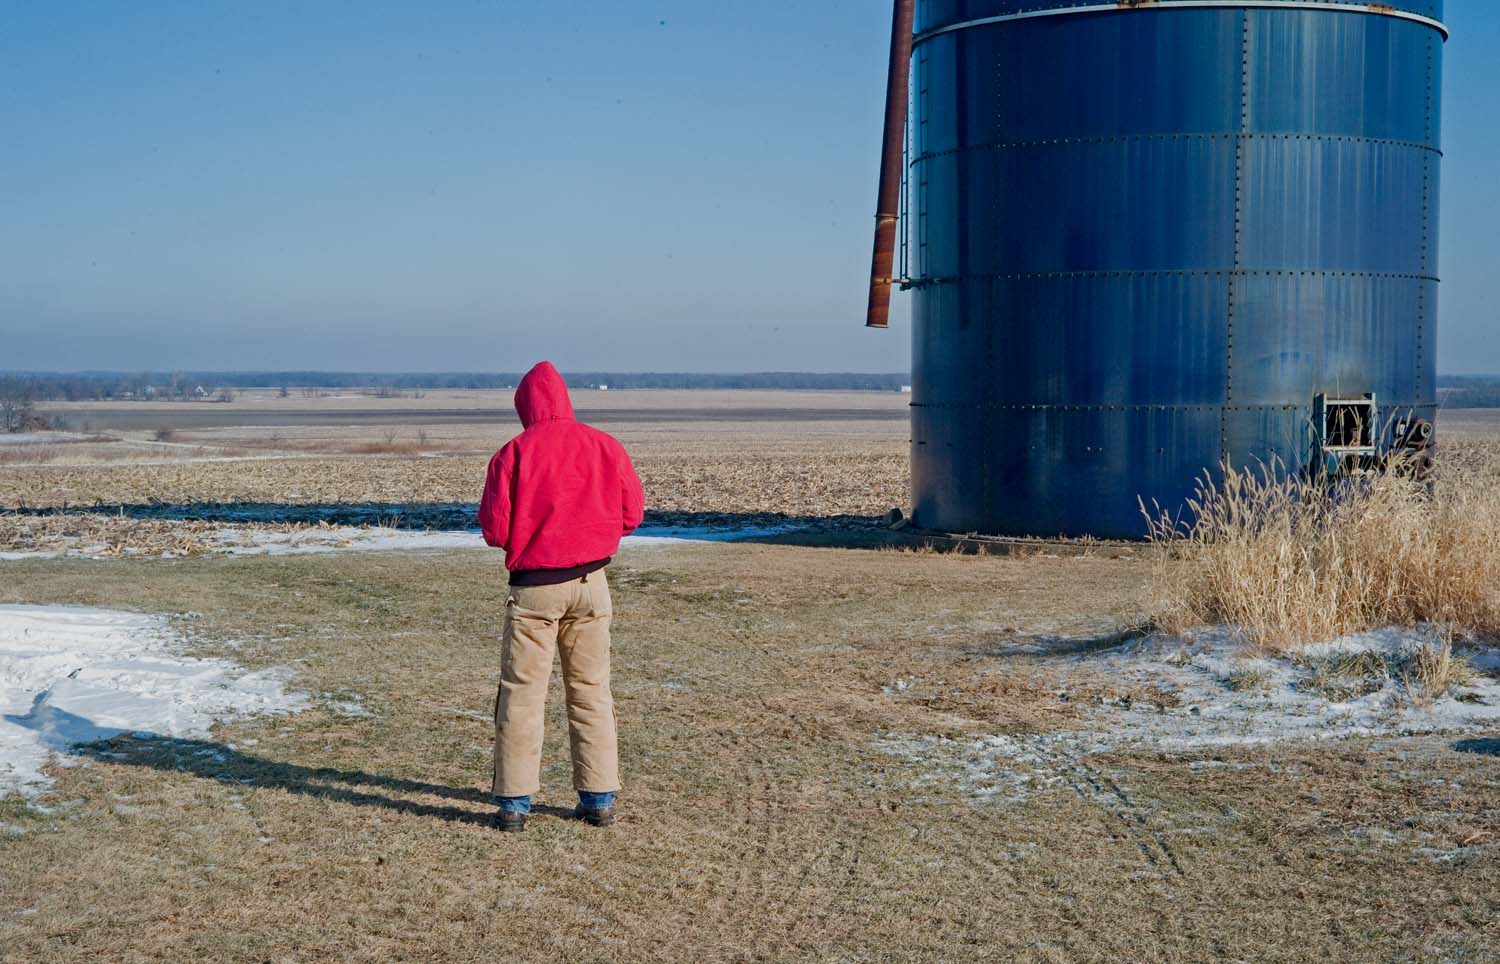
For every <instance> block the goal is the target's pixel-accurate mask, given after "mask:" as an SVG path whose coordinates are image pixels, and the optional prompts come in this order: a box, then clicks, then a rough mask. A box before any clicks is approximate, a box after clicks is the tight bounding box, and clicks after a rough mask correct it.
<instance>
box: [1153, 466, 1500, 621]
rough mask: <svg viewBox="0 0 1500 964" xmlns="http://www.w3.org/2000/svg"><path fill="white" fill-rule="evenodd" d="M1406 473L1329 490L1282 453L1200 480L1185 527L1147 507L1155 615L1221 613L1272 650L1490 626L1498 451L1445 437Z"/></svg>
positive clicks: (1498, 511) (1496, 600)
mask: <svg viewBox="0 0 1500 964" xmlns="http://www.w3.org/2000/svg"><path fill="white" fill-rule="evenodd" d="M1439 472H1440V474H1439V477H1438V479H1437V481H1436V484H1435V485H1434V486H1432V487H1431V488H1429V486H1427V485H1426V484H1424V483H1422V482H1420V481H1418V480H1416V479H1414V478H1413V477H1412V476H1411V475H1410V474H1408V473H1402V472H1395V473H1390V474H1387V475H1382V476H1380V477H1378V478H1375V479H1373V480H1370V481H1368V482H1361V483H1358V484H1355V483H1350V484H1340V485H1337V486H1335V487H1332V488H1329V487H1326V486H1324V485H1321V484H1318V483H1314V482H1311V481H1308V480H1306V479H1304V478H1302V477H1300V476H1299V475H1295V474H1292V473H1289V472H1287V471H1286V470H1285V468H1284V467H1282V466H1280V465H1272V466H1266V467H1263V468H1261V469H1260V470H1255V471H1233V470H1231V471H1228V472H1226V473H1225V474H1224V477H1223V480H1222V483H1220V484H1211V483H1209V482H1207V481H1205V482H1203V483H1200V485H1199V488H1198V495H1197V497H1196V499H1194V500H1193V502H1192V503H1191V505H1190V507H1189V513H1188V515H1189V517H1190V518H1191V519H1192V521H1191V522H1190V523H1189V524H1187V525H1182V524H1180V522H1179V520H1177V519H1173V518H1168V517H1165V516H1163V517H1157V518H1153V519H1151V520H1150V521H1151V524H1152V538H1153V541H1154V543H1155V544H1156V547H1157V550H1158V552H1157V562H1158V576H1159V579H1158V584H1157V587H1156V593H1155V595H1156V599H1157V602H1156V605H1155V618H1156V620H1157V621H1158V622H1159V623H1160V624H1161V625H1162V626H1163V627H1165V628H1167V629H1169V630H1174V631H1180V630H1183V629H1187V628H1191V627H1194V626H1198V625H1204V624H1223V625H1227V626H1232V627H1235V628H1237V629H1239V630H1240V631H1242V632H1243V633H1244V635H1245V637H1246V638H1247V639H1248V640H1249V641H1250V642H1252V643H1253V644H1255V645H1257V646H1262V647H1266V648H1270V649H1278V648H1283V647H1287V646H1294V645H1296V644H1298V643H1303V642H1311V641H1316V640H1324V639H1331V638H1334V637H1337V636H1341V635H1344V634H1346V633H1352V632H1359V631H1363V630H1368V629H1373V628H1376V627H1381V626H1392V625H1394V626H1420V625H1422V624H1426V623H1436V624H1441V625H1444V626H1448V627H1451V628H1452V629H1453V630H1455V631H1459V632H1463V633H1467V634H1473V635H1485V636H1493V635H1495V634H1497V633H1500V455H1497V451H1496V447H1495V445H1494V444H1493V442H1489V441H1473V440H1465V441H1463V442H1461V443H1458V444H1450V445H1449V446H1448V448H1446V449H1445V450H1444V452H1443V456H1442V459H1441V460H1440V463H1439Z"/></svg>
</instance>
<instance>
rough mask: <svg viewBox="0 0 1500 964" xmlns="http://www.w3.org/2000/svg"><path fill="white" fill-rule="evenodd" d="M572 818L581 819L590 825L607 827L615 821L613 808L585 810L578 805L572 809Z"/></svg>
mask: <svg viewBox="0 0 1500 964" xmlns="http://www.w3.org/2000/svg"><path fill="white" fill-rule="evenodd" d="M573 819H575V820H582V821H583V822H584V823H586V824H588V825H589V826H590V827H608V826H612V825H613V824H614V822H615V808H614V807H601V808H600V809H598V810H585V809H584V808H583V807H579V808H577V809H576V810H574V811H573Z"/></svg>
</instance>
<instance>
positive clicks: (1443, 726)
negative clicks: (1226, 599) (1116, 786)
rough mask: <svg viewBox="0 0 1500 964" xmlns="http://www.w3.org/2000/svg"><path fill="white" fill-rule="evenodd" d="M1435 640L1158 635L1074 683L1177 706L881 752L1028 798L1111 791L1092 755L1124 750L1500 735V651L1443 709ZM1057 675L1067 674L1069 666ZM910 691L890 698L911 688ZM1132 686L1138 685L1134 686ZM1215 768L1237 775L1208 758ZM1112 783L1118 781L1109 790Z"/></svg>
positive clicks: (1471, 661)
mask: <svg viewBox="0 0 1500 964" xmlns="http://www.w3.org/2000/svg"><path fill="white" fill-rule="evenodd" d="M1438 645H1439V644H1438V642H1437V638H1436V636H1435V634H1434V633H1431V632H1423V631H1413V630H1396V629H1390V630H1381V631H1377V632H1372V633H1364V634H1360V635H1357V636H1350V637H1345V638H1343V639H1339V640H1336V641H1334V642H1331V643H1326V644H1320V645H1316V646H1309V647H1304V648H1302V649H1300V650H1298V651H1296V652H1295V653H1288V654H1283V655H1264V656H1248V655H1246V653H1245V648H1244V645H1243V643H1241V642H1240V641H1239V640H1238V639H1237V638H1236V637H1235V636H1234V635H1233V634H1231V633H1229V632H1227V631H1223V630H1215V631H1208V632H1202V633H1199V634H1197V635H1195V636H1193V637H1192V638H1183V637H1176V636H1164V635H1152V636H1147V637H1143V638H1141V639H1138V640H1134V641H1131V642H1127V643H1125V644H1123V645H1121V646H1118V647H1115V648H1113V649H1110V650H1105V651H1102V652H1094V653H1089V654H1084V655H1079V656H1071V657H1067V658H1059V659H1058V661H1057V664H1060V665H1059V666H1058V668H1060V669H1061V670H1062V671H1063V672H1062V674H1061V675H1062V677H1063V679H1064V680H1065V682H1064V683H1063V685H1062V687H1061V688H1060V689H1059V690H1058V693H1057V698H1058V699H1059V700H1060V701H1066V700H1067V699H1068V698H1069V693H1068V688H1067V683H1066V680H1067V679H1069V678H1070V677H1071V676H1072V675H1073V674H1079V675H1084V674H1086V675H1087V677H1089V678H1092V679H1095V680H1097V679H1098V678H1100V677H1102V678H1105V679H1108V680H1111V681H1113V682H1115V683H1120V684H1125V686H1124V688H1125V689H1127V690H1128V689H1131V688H1135V689H1137V690H1139V691H1141V692H1147V693H1160V694H1163V697H1164V698H1163V699H1161V700H1160V701H1159V702H1152V701H1151V700H1150V699H1142V698H1135V699H1131V700H1128V701H1120V702H1114V703H1111V702H1106V703H1104V704H1103V705H1100V706H1097V707H1094V708H1092V709H1091V711H1090V712H1089V715H1088V718H1087V725H1086V726H1085V727H1083V728H1079V729H1073V730H1063V731H1058V732H1050V733H1019V734H996V735H991V736H983V737H978V738H958V739H953V738H947V737H938V736H924V735H912V734H888V735H886V736H885V737H883V738H882V739H881V740H880V741H879V742H878V743H877V746H878V747H879V748H880V749H881V750H883V751H885V752H887V753H890V754H892V755H894V756H898V757H901V758H903V759H906V760H909V761H912V762H915V763H919V764H921V767H922V771H923V772H922V773H921V774H920V775H919V776H918V777H916V778H915V780H914V781H913V784H912V788H913V789H915V790H918V791H920V790H921V789H922V788H923V787H933V786H936V785H938V784H948V785H957V786H958V787H959V788H960V789H962V790H963V791H964V792H966V793H970V794H972V795H973V796H974V797H976V798H979V799H986V800H994V801H999V802H1005V801H1019V800H1023V799H1026V798H1027V797H1028V796H1030V795H1031V794H1032V793H1034V792H1037V791H1039V790H1042V789H1045V788H1048V787H1053V786H1059V785H1062V786H1071V787H1072V788H1073V789H1075V790H1077V791H1078V792H1080V793H1081V794H1082V795H1084V796H1090V797H1097V796H1098V795H1099V794H1100V793H1105V794H1106V795H1110V794H1112V793H1113V792H1114V791H1112V790H1109V789H1108V788H1107V787H1105V789H1103V790H1101V783H1100V781H1101V780H1102V779H1103V778H1102V777H1101V772H1102V771H1100V770H1098V769H1095V768H1093V767H1092V766H1091V765H1089V764H1088V762H1087V761H1088V759H1089V758H1090V757H1093V756H1096V755H1098V754H1103V753H1108V752H1111V751H1116V750H1137V749H1144V750H1153V751H1162V752H1169V753H1183V754H1191V753H1202V752H1205V751H1212V750H1213V749H1215V748H1223V747H1232V746H1247V745H1257V744H1270V743H1277V742H1285V741H1293V740H1337V739H1347V738H1351V737H1361V736H1414V735H1421V734H1436V733H1462V732H1467V731H1474V730H1483V729H1486V728H1494V727H1496V726H1500V678H1497V677H1500V653H1496V652H1494V651H1487V650H1469V651H1465V650H1461V649H1460V650H1456V651H1455V655H1457V656H1458V657H1460V658H1461V660H1462V661H1463V663H1464V664H1465V666H1466V667H1467V668H1468V669H1469V670H1470V672H1468V673H1464V674H1461V678H1460V682H1458V683H1457V684H1455V685H1453V686H1452V687H1451V688H1450V689H1449V690H1448V691H1447V692H1445V693H1443V694H1442V695H1440V696H1437V697H1435V698H1430V694H1424V693H1423V692H1422V688H1421V686H1420V684H1419V683H1418V681H1417V679H1416V678H1415V676H1414V674H1413V670H1412V667H1413V662H1414V658H1415V655H1416V654H1417V653H1418V652H1419V651H1420V650H1421V649H1423V648H1428V649H1429V651H1431V650H1432V648H1433V647H1436V646H1438ZM1057 664H1055V665H1057ZM900 682H901V681H899V680H898V681H897V682H896V683H895V684H893V685H892V686H890V687H887V692H888V693H892V694H896V695H899V693H900V692H902V691H903V688H902V687H901V686H900ZM1131 684H1134V686H1133V687H1132V686H1131ZM1199 763H1200V764H1201V765H1203V766H1212V765H1223V766H1229V765H1233V764H1223V763H1217V762H1216V761H1211V760H1210V761H1199ZM1106 782H1107V781H1106Z"/></svg>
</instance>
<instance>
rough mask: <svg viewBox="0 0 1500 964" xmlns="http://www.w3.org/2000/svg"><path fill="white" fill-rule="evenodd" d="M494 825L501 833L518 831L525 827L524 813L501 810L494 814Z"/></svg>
mask: <svg viewBox="0 0 1500 964" xmlns="http://www.w3.org/2000/svg"><path fill="white" fill-rule="evenodd" d="M495 826H496V828H498V829H499V831H500V832H501V833H520V832H521V831H522V830H525V829H526V814H524V813H515V812H513V811H511V810H501V811H500V812H499V813H498V814H496V815H495Z"/></svg>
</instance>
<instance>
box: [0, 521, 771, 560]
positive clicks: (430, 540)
mask: <svg viewBox="0 0 1500 964" xmlns="http://www.w3.org/2000/svg"><path fill="white" fill-rule="evenodd" d="M791 531H795V527H791V526H781V527H769V528H733V529H714V528H702V527H688V526H651V527H647V528H642V529H637V530H636V531H635V532H634V533H632V534H631V535H628V536H626V537H625V538H624V539H622V540H621V541H620V547H621V548H622V549H639V548H655V547H661V546H673V545H682V544H684V543H692V542H736V541H740V540H745V539H759V538H764V537H766V536H774V535H782V534H784V533H787V532H791ZM216 538H217V543H218V544H217V547H216V548H215V550H214V551H215V552H216V553H218V554H222V555H231V556H293V555H310V554H321V553H332V552H448V551H452V550H456V549H485V548H488V547H487V546H486V545H485V543H484V537H483V536H482V535H480V532H479V530H478V529H398V528H392V527H388V526H309V527H307V528H303V529H290V530H278V529H254V528H236V527H225V528H224V529H222V530H220V531H219V532H218V534H217V537H216ZM104 549H105V547H104V546H76V547H74V548H69V549H43V550H27V551H16V552H0V562H3V561H7V560H11V561H14V560H20V559H56V558H61V557H74V558H85V559H88V558H96V557H101V556H102V554H103V553H104ZM123 555H124V556H126V557H140V558H169V559H170V558H173V557H174V556H175V555H176V553H175V552H171V551H167V552H160V553H151V552H147V551H145V550H140V551H135V550H132V549H129V548H127V549H125V550H124V552H123Z"/></svg>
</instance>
